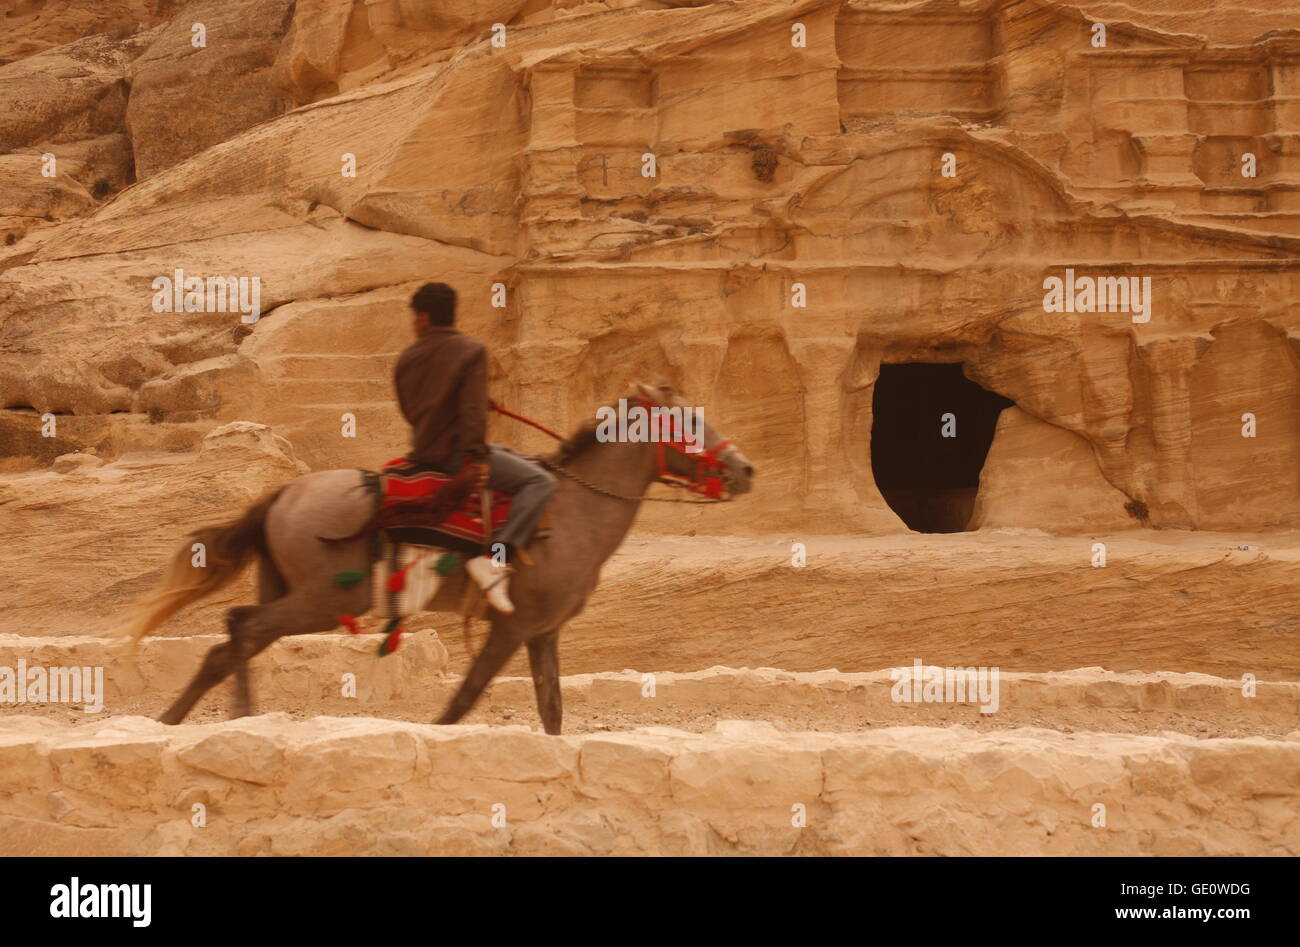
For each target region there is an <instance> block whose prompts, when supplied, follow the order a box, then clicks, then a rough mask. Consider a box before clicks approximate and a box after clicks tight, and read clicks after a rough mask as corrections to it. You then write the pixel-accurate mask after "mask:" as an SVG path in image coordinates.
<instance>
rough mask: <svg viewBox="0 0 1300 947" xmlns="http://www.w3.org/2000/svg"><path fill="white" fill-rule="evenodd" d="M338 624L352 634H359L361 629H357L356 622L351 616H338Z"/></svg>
mask: <svg viewBox="0 0 1300 947" xmlns="http://www.w3.org/2000/svg"><path fill="white" fill-rule="evenodd" d="M339 624H340V625H342V626H343V627H344V628H346V629H347V630H348V631H350V632H352V634H354V635H355V634H359V633H360V632H361V629H360V628H358V627H357V620H356V618H354V617H353V616H352V615H340V616H339Z"/></svg>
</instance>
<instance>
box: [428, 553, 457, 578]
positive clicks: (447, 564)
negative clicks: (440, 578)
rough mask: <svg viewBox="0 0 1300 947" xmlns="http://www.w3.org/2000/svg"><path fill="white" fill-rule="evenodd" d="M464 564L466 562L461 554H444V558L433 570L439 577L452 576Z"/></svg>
mask: <svg viewBox="0 0 1300 947" xmlns="http://www.w3.org/2000/svg"><path fill="white" fill-rule="evenodd" d="M462 562H464V559H463V557H462V556H461V555H460V553H457V552H444V553H443V554H442V558H441V559H439V560H438V561H437V563H435V564H434V567H433V568H434V571H435V572H437V573H438V575H451V574H452V573H453V572H455V571H456V570H457V569H459V568H460V564H461V563H462Z"/></svg>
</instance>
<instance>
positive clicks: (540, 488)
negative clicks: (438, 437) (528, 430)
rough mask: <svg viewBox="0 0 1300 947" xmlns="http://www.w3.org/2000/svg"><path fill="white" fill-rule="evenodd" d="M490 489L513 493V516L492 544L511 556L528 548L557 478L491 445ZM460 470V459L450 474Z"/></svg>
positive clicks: (503, 448)
mask: <svg viewBox="0 0 1300 947" xmlns="http://www.w3.org/2000/svg"><path fill="white" fill-rule="evenodd" d="M487 463H488V487H489V488H490V489H492V490H496V491H498V492H500V493H509V494H510V495H511V496H513V497H514V499H513V500H512V501H511V503H510V516H509V518H507V519H506V521H505V523H503V524H502V526H501V528H500V529H498V530H497V531H496V532H494V533H493V534H492V542H493V543H494V544H495V543H502V544H503V545H504V546H505V547H506V550H507V555H509V554H511V553H513V552H514V551H515V550H516V549H519V548H520V547H522V546H524V545H526V544H527V543H528V538H529V537H530V536H532V535H533V529H534V528H535V527H536V526H537V518H538V517H539V516H541V515H542V510H543V509H545V508H546V504H547V502H548V501H549V500H550V499H551V497H552V496H553V495H554V493H555V477H554V476H552V475H551V474H550V473H549V472H548V471H546V470H543V469H542V468H541V467H539V466H538V465H537V464H535V463H533V462H532V461H530V460H528V459H526V458H525V457H524V456H523V455H522V454H520V453H519V452H518V451H516V450H513V449H511V448H509V447H503V446H502V445H500V444H489V445H488V458H487ZM459 469H460V458H457V459H456V463H455V464H454V465H453V466H452V468H451V470H449V471H445V472H447V473H454V472H455V471H457V470H459Z"/></svg>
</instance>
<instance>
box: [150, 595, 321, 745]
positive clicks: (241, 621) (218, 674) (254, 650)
mask: <svg viewBox="0 0 1300 947" xmlns="http://www.w3.org/2000/svg"><path fill="white" fill-rule="evenodd" d="M337 624H338V618H337V617H336V616H335V615H334V614H332V613H329V612H328V611H327V610H326V609H323V608H322V607H321V604H320V603H319V602H312V601H311V599H310V598H309V597H308V596H306V595H289V596H285V597H284V598H281V599H277V600H276V601H274V602H272V603H270V604H269V605H240V606H239V607H237V608H232V609H231V610H230V611H229V612H228V613H227V619H226V625H227V628H228V630H229V633H230V640H229V641H226V642H223V643H222V644H219V645H216V646H215V647H213V648H212V650H211V651H209V652H208V655H207V657H206V658H204V659H203V665H202V666H201V667H200V668H199V670H198V673H197V674H195V675H194V679H193V680H192V681H190V683H189V686H188V687H186V688H185V691H184V692H183V693H182V694H181V696H180V697H178V698H177V699H176V703H174V704H172V706H171V707H170V708H169V709H168V710H167V712H166V713H165V714H163V715H162V716H161V717H159V718H158V719H159V720H161V721H162V722H163V723H180V722H181V721H182V720H184V719H185V716H186V715H187V714H188V713H189V712H190V711H191V710H193V709H194V705H195V704H197V703H198V702H199V700H200V699H201V698H202V697H203V695H204V694H206V693H207V692H208V691H209V690H211V689H212V688H213V687H215V686H216V685H217V684H220V683H221V682H222V681H224V680H225V679H226V678H227V677H228V676H229V675H231V674H232V673H233V674H234V675H235V684H236V689H235V713H234V716H236V717H243V716H247V715H248V714H250V713H252V710H253V695H252V688H251V686H250V684H249V680H248V677H249V674H248V662H249V661H250V660H251V659H252V658H253V657H255V656H256V655H257V654H259V653H260V652H261V651H262V650H263V649H264V648H265V647H266V646H267V645H269V644H270V643H271V642H273V641H275V640H276V639H277V638H280V637H282V636H284V635H304V634H311V633H312V632H317V631H328V630H329V629H331V628H333V627H334V626H335V625H337Z"/></svg>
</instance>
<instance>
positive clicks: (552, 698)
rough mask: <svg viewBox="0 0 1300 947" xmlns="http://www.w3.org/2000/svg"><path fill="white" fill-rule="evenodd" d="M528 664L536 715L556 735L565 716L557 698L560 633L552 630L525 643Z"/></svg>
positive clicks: (560, 702) (549, 731)
mask: <svg viewBox="0 0 1300 947" xmlns="http://www.w3.org/2000/svg"><path fill="white" fill-rule="evenodd" d="M528 664H529V666H530V668H531V669H532V672H533V690H534V691H535V692H536V694H537V714H538V716H540V717H541V718H542V729H544V730H545V731H546V732H547V733H551V734H558V733H559V732H560V723H561V721H562V720H563V718H564V707H563V703H562V701H561V699H560V633H559V632H558V631H552V632H550V633H548V634H545V635H541V636H539V637H537V638H533V639H532V640H531V641H529V642H528Z"/></svg>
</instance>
